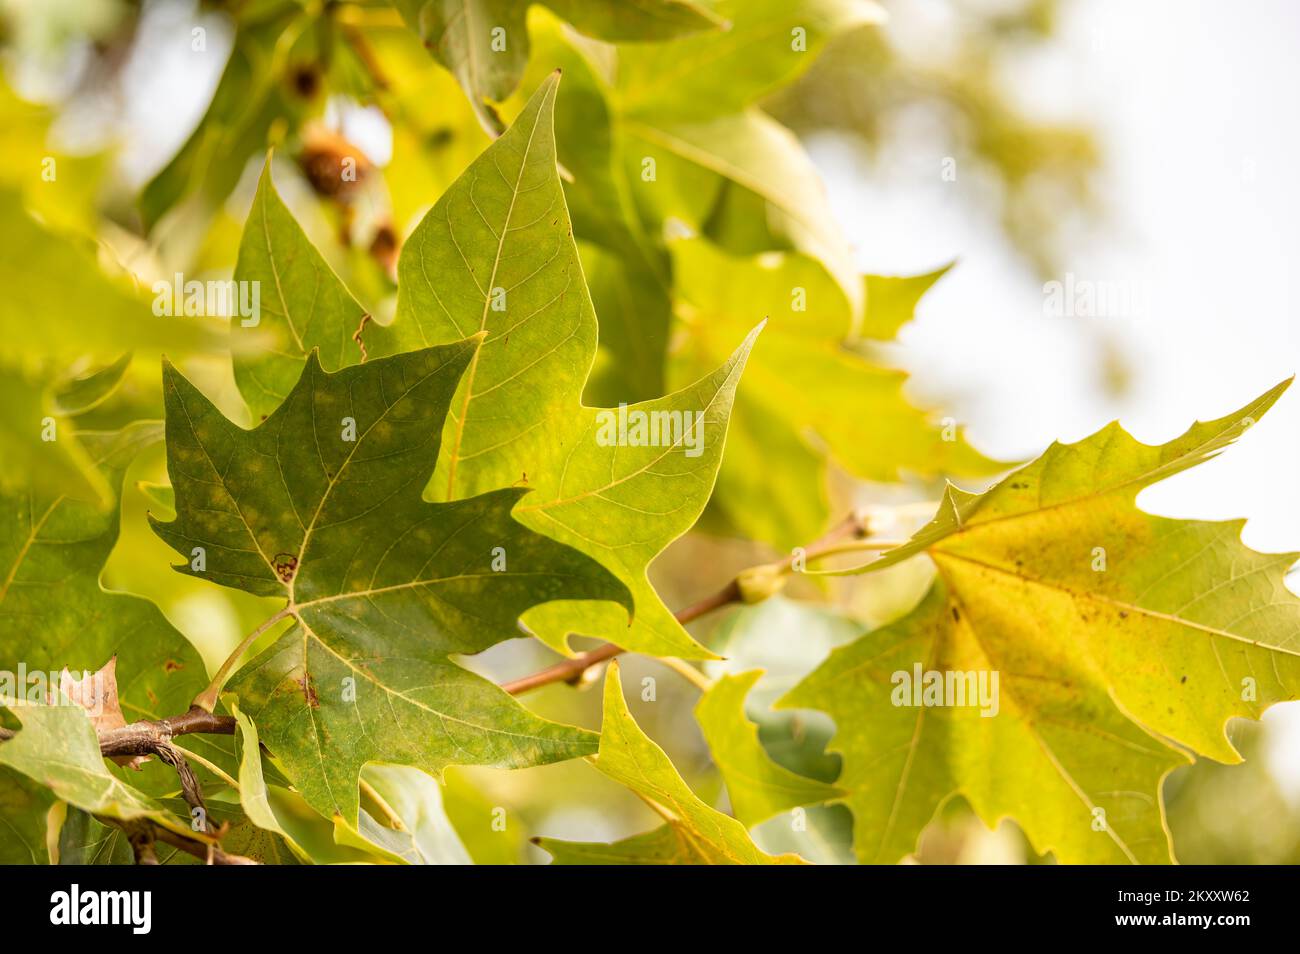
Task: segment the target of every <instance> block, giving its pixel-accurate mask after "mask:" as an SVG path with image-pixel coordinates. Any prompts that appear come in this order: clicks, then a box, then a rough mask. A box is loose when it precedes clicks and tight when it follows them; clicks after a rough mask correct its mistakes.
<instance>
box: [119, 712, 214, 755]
mask: <svg viewBox="0 0 1300 954" xmlns="http://www.w3.org/2000/svg"><path fill="white" fill-rule="evenodd" d="M195 732H204V733H207V734H209V735H234V734H235V720H234V718H233V717H231V716H223V715H214V714H212V713H211V712H207V711H205V710H203V709H200V708H199V707H198V706H194V707H193V708H191V709H190V710H189V711H188V712H184V713H182V714H181V715H177V716H169V717H168V718H166V719H158V720H156V721H148V720H146V721H142V722H132V723H131V724H130V725H127V726H123V727H122V728H120V729H107V730H105V731H103V732H101V733H100V734H99V751H100V754H101V755H103V756H105V757H112V756H118V755H159V757H160V758H161V757H162V756H161V755H160V754H159V752H158V747H159V746H162V745H166V744H167V743H168V742H170V741H171V740H172V739H174V738H175V737H176V736H178V735H190V734H192V733H195ZM164 761H166V759H164Z"/></svg>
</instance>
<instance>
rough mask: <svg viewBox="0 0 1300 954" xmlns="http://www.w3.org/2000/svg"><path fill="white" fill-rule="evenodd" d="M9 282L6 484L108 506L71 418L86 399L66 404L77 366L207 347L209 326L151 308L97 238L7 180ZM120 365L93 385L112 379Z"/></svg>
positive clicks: (1, 373) (3, 386) (4, 354)
mask: <svg viewBox="0 0 1300 954" xmlns="http://www.w3.org/2000/svg"><path fill="white" fill-rule="evenodd" d="M0 283H3V284H4V287H5V288H6V289H7V291H6V294H5V295H4V296H3V300H0V401H3V404H4V407H5V415H4V419H3V421H2V422H0V453H3V456H4V461H5V465H6V466H5V468H4V471H3V473H0V483H4V484H8V485H9V486H10V487H21V486H23V485H25V484H26V483H28V482H29V481H31V482H33V483H39V484H40V485H42V486H45V487H49V488H52V489H56V490H58V491H60V492H66V493H69V494H75V495H77V496H78V497H81V498H84V499H87V500H95V501H98V502H99V503H100V504H101V505H102V506H108V505H109V504H110V503H111V502H112V494H111V492H110V490H109V487H108V484H107V482H106V481H105V480H104V477H103V475H102V474H100V473H99V471H98V469H97V468H96V467H95V463H94V460H93V459H92V457H91V455H90V454H89V453H88V452H87V450H86V448H85V447H83V446H82V445H81V444H80V443H79V442H78V440H77V437H76V429H75V427H74V425H73V424H72V423H71V422H70V421H69V420H68V419H67V417H66V415H67V414H70V413H75V412H76V411H77V410H78V407H77V405H78V404H79V403H80V402H79V399H77V398H75V397H73V398H72V405H73V406H69V407H65V406H62V403H61V401H60V398H59V395H60V393H62V394H63V395H64V397H65V398H66V397H68V390H67V389H68V381H67V378H68V374H69V372H70V371H72V370H73V369H74V368H77V367H80V366H81V365H82V363H83V362H84V360H85V359H86V358H90V359H91V360H93V361H101V362H110V361H114V360H115V359H119V358H120V356H121V355H122V352H123V351H124V350H130V349H137V348H139V349H141V350H146V349H152V350H154V351H155V352H156V351H157V349H159V348H162V347H167V348H172V349H175V350H176V351H177V352H181V351H189V350H194V349H198V348H202V347H205V346H206V345H208V344H209V343H210V342H211V337H210V334H209V331H208V329H207V328H205V327H204V326H203V325H202V324H201V323H199V322H197V321H195V320H193V319H184V318H181V319H174V318H160V317H155V316H154V315H151V314H150V311H149V305H148V303H147V302H146V300H145V299H144V298H143V297H141V296H138V295H136V294H134V293H133V292H132V291H131V290H130V289H129V287H128V286H127V285H125V283H123V282H120V281H118V280H116V279H113V278H110V277H109V276H108V275H106V274H105V273H104V272H103V271H101V270H100V268H99V264H98V263H97V261H96V259H95V256H94V253H93V247H92V246H90V245H89V243H82V242H80V241H78V240H74V239H70V238H67V237H65V236H63V235H61V234H58V233H55V232H52V231H50V230H48V229H47V228H45V226H43V225H42V224H40V223H38V222H37V221H36V220H35V219H33V218H32V217H31V216H30V215H28V213H27V212H26V210H25V209H24V207H23V203H22V200H21V198H20V197H19V195H18V193H16V192H13V191H11V190H9V189H7V188H0ZM114 368H116V365H114V366H113V368H110V370H109V372H108V380H107V381H104V380H101V381H100V382H99V383H98V384H95V385H93V386H92V387H91V390H92V391H93V390H95V389H96V388H102V386H103V385H104V384H109V385H111V384H112V383H113V382H112V380H111V377H112V374H113V373H115V372H114V370H113V369H114ZM122 370H125V368H124V367H123V368H122ZM110 390H111V388H110ZM101 396H102V395H101ZM81 409H85V408H84V406H82V407H81ZM47 418H48V420H47ZM51 423H52V424H53V427H54V431H53V439H50V430H49V427H50V425H51Z"/></svg>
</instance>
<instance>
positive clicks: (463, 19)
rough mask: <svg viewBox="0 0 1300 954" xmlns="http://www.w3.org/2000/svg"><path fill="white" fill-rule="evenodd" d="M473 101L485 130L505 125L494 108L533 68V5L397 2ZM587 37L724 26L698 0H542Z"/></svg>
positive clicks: (475, 0)
mask: <svg viewBox="0 0 1300 954" xmlns="http://www.w3.org/2000/svg"><path fill="white" fill-rule="evenodd" d="M391 2H392V5H393V6H395V7H396V8H397V9H398V10H399V11H401V14H402V17H403V19H405V20H406V22H407V24H408V25H409V26H410V27H411V29H412V30H414V31H415V32H416V33H418V34H419V36H420V39H422V40H423V41H424V45H425V46H426V47H428V49H429V52H430V53H432V54H433V55H434V57H436V58H437V60H438V62H440V63H441V64H442V65H443V66H445V67H446V68H447V69H448V70H449V71H450V72H451V74H452V75H453V76H455V77H456V81H457V82H458V83H460V85H461V88H462V89H464V90H465V95H466V96H468V97H469V100H470V103H471V104H472V105H473V106H474V111H475V113H476V114H477V115H478V117H479V121H480V123H482V125H483V128H484V129H486V130H487V131H488V132H490V133H493V134H496V133H499V132H501V130H502V124H501V120H500V118H499V117H498V116H497V114H496V110H495V109H494V108H493V107H492V105H491V103H490V102H489V101H492V102H498V103H499V102H501V101H502V100H504V99H505V98H506V97H508V96H509V95H510V94H511V93H512V92H514V89H515V87H516V86H518V85H519V80H520V78H521V77H522V76H523V74H524V69H525V68H526V67H527V65H528V54H529V41H528V23H527V17H528V7H529V6H530V4H529V3H526V2H525V3H521V2H519V0H391ZM541 2H542V3H544V4H545V5H546V6H548V7H550V8H551V9H552V10H554V11H555V12H556V13H557V14H558V15H559V16H561V17H563V18H564V19H565V20H567V21H568V22H569V23H571V24H572V25H573V26H574V27H576V28H577V29H578V30H580V31H581V32H583V33H585V34H587V35H588V36H593V37H598V38H600V39H603V40H610V41H620V42H626V41H651V40H663V39H669V38H672V37H677V36H684V35H689V34H692V33H698V32H700V31H705V30H707V31H716V30H717V28H718V27H719V26H721V25H722V21H721V20H720V19H719V18H718V17H717V16H715V15H714V14H713V13H712V12H711V11H710V10H709V8H708V7H707V6H705V5H702V4H697V3H695V2H693V0H636V2H634V3H629V2H627V0H541Z"/></svg>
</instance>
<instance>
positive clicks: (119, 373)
mask: <svg viewBox="0 0 1300 954" xmlns="http://www.w3.org/2000/svg"><path fill="white" fill-rule="evenodd" d="M130 366H131V352H129V351H128V352H127V353H126V354H124V355H122V356H121V357H120V358H118V359H117V360H116V361H114V362H112V363H111V364H106V365H103V366H102V367H99V368H95V369H94V370H93V371H87V372H85V373H82V374H78V375H76V376H74V377H70V378H68V379H67V380H65V381H62V382H60V384H59V387H58V389H57V390H56V391H55V393H54V411H55V413H57V414H60V415H64V416H75V415H78V414H85V413H86V412H87V411H91V410H94V409H95V408H96V407H98V406H99V405H100V404H102V403H104V402H105V401H107V400H108V399H109V397H111V396H112V394H113V392H114V391H116V390H117V387H118V385H120V384H121V383H122V378H123V376H124V375H125V374H126V370H127V368H129V367H130Z"/></svg>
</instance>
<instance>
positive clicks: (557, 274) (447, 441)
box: [392, 75, 762, 658]
mask: <svg viewBox="0 0 1300 954" xmlns="http://www.w3.org/2000/svg"><path fill="white" fill-rule="evenodd" d="M558 82H559V77H558V76H554V75H553V76H551V77H550V78H548V79H547V81H546V82H545V83H544V84H543V85H542V86H541V88H540V89H539V90H538V91H537V92H536V93H535V94H534V95H533V97H532V99H531V100H530V101H529V103H528V105H527V107H526V108H525V109H524V111H523V112H522V113H521V114H520V115H519V117H518V119H517V120H516V121H515V123H514V125H513V126H511V127H510V129H509V130H508V131H507V132H506V133H505V134H504V135H503V136H502V137H501V138H500V139H498V140H497V141H496V142H495V143H493V144H492V146H490V147H489V148H488V149H487V151H486V152H484V153H483V155H482V156H480V157H479V159H478V160H476V161H475V162H474V164H473V165H472V166H470V168H469V169H468V170H466V172H465V174H464V175H462V176H461V177H460V179H458V180H457V181H456V183H455V184H454V185H453V186H452V187H451V188H450V189H449V190H448V191H447V192H446V193H445V194H444V195H443V196H442V198H440V199H439V200H438V202H437V204H436V205H434V207H433V209H432V210H431V211H430V212H429V214H428V215H427V216H426V217H425V218H424V220H423V221H422V222H421V223H420V225H419V226H418V227H417V228H416V229H415V231H414V233H412V235H411V237H410V239H409V240H408V241H407V243H406V245H405V246H404V247H403V250H402V256H401V260H400V262H399V266H398V272H399V285H398V304H397V317H396V319H395V321H394V323H393V326H392V328H393V330H394V331H395V332H397V333H401V334H404V335H409V336H413V338H414V341H415V342H416V343H419V342H429V343H436V342H446V341H453V340H458V339H460V338H462V337H463V336H464V335H467V334H474V333H477V332H481V331H487V332H489V335H488V338H487V339H486V340H485V341H484V343H483V347H482V348H480V349H479V351H478V352H477V354H476V355H475V356H474V360H473V362H472V363H471V365H470V368H469V371H468V372H467V373H466V375H465V380H464V382H463V384H462V385H461V389H460V392H459V393H458V394H457V396H456V400H455V402H454V403H453V405H452V411H451V414H450V415H449V417H448V419H447V426H446V430H445V432H444V436H443V445H444V448H445V453H444V454H443V456H442V458H441V459H440V460H439V463H438V470H437V472H436V473H435V474H434V480H433V483H432V486H431V488H430V492H431V493H432V494H433V495H434V497H435V498H436V499H439V500H455V499H459V498H462V497H465V496H467V495H470V494H475V493H481V492H482V491H484V490H486V489H489V488H492V487H500V486H508V485H512V484H518V485H520V486H527V487H530V488H532V493H531V494H530V495H529V496H528V498H527V499H525V500H524V501H522V502H521V503H520V505H519V507H518V509H517V510H516V514H517V516H518V518H519V520H520V521H521V522H522V523H524V524H526V525H527V526H529V527H531V528H532V529H534V530H536V531H538V532H539V533H545V534H546V535H548V536H551V537H554V538H555V539H557V540H560V541H562V542H564V543H567V544H569V545H570V546H572V547H574V548H576V549H578V550H581V551H582V552H584V553H586V554H588V555H590V556H591V557H593V558H595V559H597V560H599V561H600V562H601V563H602V564H603V565H604V566H606V567H607V568H608V569H609V570H610V571H611V572H612V573H614V574H615V575H616V576H617V577H618V578H619V579H620V580H621V581H622V582H623V583H624V584H625V585H626V586H627V587H628V588H629V590H631V592H632V595H633V599H634V601H635V604H636V614H635V619H634V620H633V623H632V626H631V627H630V628H629V627H628V626H627V621H626V618H625V617H624V615H623V613H622V612H621V611H620V610H618V609H617V607H613V606H597V607H590V608H585V609H584V610H583V612H582V614H581V616H580V617H579V616H577V614H575V612H574V610H573V608H572V607H567V606H563V605H559V604H553V605H551V606H547V607H544V608H540V609H538V610H533V611H531V612H530V613H528V615H527V616H526V617H525V619H524V621H525V623H526V624H527V625H528V626H529V628H530V629H532V630H533V631H534V632H535V633H536V634H537V635H538V636H539V637H540V638H542V639H544V640H545V641H546V642H547V643H549V644H550V645H552V646H554V647H556V648H557V649H561V650H562V651H567V642H566V638H567V634H568V633H569V632H571V631H573V630H574V629H575V627H580V628H579V631H580V632H582V633H583V634H584V635H589V636H600V637H604V638H606V639H610V640H613V641H614V642H616V643H618V644H619V645H620V646H622V647H624V648H626V649H630V650H636V651H643V652H650V653H654V654H657V655H679V656H687V657H695V658H699V657H702V656H708V655H709V653H708V651H707V650H705V649H704V648H703V647H702V646H700V645H699V644H698V643H696V642H695V641H694V640H693V639H691V637H690V636H689V635H688V634H687V633H686V631H685V630H684V629H683V628H682V626H681V624H679V623H678V622H677V621H676V620H675V619H674V618H673V616H672V614H671V613H669V611H668V610H667V608H666V607H664V605H663V604H662V603H661V602H660V600H659V598H658V596H657V595H656V594H655V591H654V589H653V587H651V585H650V583H649V581H648V579H647V578H646V568H647V567H648V566H649V564H650V562H651V561H652V560H653V559H654V558H655V557H656V556H657V555H658V554H659V553H660V552H661V551H662V550H663V549H664V548H665V547H666V546H667V545H668V544H669V543H670V542H672V541H673V540H674V539H676V538H677V537H678V536H680V535H681V534H683V533H685V532H686V531H687V530H688V529H690V527H691V526H692V525H693V524H694V523H695V520H696V518H697V517H698V516H699V514H700V511H701V510H702V509H703V508H704V504H705V502H706V501H707V500H708V497H709V493H710V491H711V489H712V487H713V480H714V477H715V476H716V474H717V469H718V465H719V463H720V462H721V460H722V449H723V444H724V442H725V439H726V431H727V420H728V416H729V413H730V410H731V403H732V398H733V395H734V393H735V389H736V384H737V382H738V380H739V378H740V374H741V371H742V369H743V366H744V362H745V358H746V356H747V355H748V353H749V349H750V347H751V346H752V344H753V340H754V337H755V335H756V334H757V331H756V330H755V331H751V332H750V333H749V336H748V337H746V338H745V339H744V342H743V343H742V344H741V346H740V347H739V349H738V350H736V351H734V352H733V353H731V354H730V356H729V357H727V358H726V360H725V361H724V362H723V363H722V365H721V367H718V368H717V369H716V370H714V371H712V372H711V373H709V374H707V375H706V376H705V377H703V378H701V379H700V380H698V381H696V382H695V383H693V384H691V385H689V386H687V387H683V388H681V389H680V390H678V391H676V392H674V393H673V394H669V395H668V396H666V397H663V398H659V399H657V400H653V401H646V402H643V403H640V404H636V405H633V406H629V407H624V408H618V409H599V408H592V407H586V406H584V405H583V404H582V401H581V395H582V390H583V386H584V384H585V383H586V380H587V376H588V373H589V371H590V369H591V366H592V361H593V359H594V357H595V351H596V315H595V313H594V311H593V309H592V305H591V298H590V296H589V294H588V292H587V288H586V285H585V283H584V281H583V276H582V268H581V266H580V265H579V262H578V253H577V249H576V247H575V246H574V242H573V237H572V235H571V234H570V226H569V217H568V213H567V212H566V210H565V204H564V194H563V192H562V190H561V186H560V179H559V176H558V174H557V172H556V166H555V142H554V137H553V133H552V128H551V127H552V113H553V111H554V105H555V92H556V85H557V83H558ZM752 317H753V319H754V322H753V323H757V322H758V321H759V319H761V317H762V315H761V314H755V315H753V316H752ZM753 323H751V326H750V327H752V326H753ZM737 340H739V337H738V338H737ZM734 344H735V342H733V345H734ZM637 422H641V432H640V436H639V437H638V436H637V434H636V431H635V428H636V427H637ZM650 422H653V423H654V426H655V429H656V431H655V432H656V434H657V435H658V437H657V438H655V437H651V436H650V435H649V431H648V426H647V425H648V424H649V423H650ZM579 619H580V620H581V622H580V624H579V622H578V620H579Z"/></svg>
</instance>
